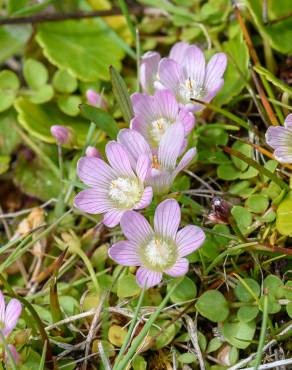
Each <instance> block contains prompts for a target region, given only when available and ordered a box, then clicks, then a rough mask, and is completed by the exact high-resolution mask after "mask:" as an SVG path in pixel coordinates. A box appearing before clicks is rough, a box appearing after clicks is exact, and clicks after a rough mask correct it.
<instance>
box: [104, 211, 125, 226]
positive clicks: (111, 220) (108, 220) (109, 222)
mask: <svg viewBox="0 0 292 370" xmlns="http://www.w3.org/2000/svg"><path fill="white" fill-rule="evenodd" d="M124 213H125V210H122V209H112V210H110V211H108V212H107V213H106V214H105V215H104V216H103V221H102V222H103V223H104V225H105V226H107V227H115V226H117V225H118V224H119V223H120V221H121V218H122V216H123V214H124Z"/></svg>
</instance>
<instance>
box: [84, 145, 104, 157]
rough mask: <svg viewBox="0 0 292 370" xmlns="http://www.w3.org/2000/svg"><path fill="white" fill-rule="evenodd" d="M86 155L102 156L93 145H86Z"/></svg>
mask: <svg viewBox="0 0 292 370" xmlns="http://www.w3.org/2000/svg"><path fill="white" fill-rule="evenodd" d="M85 154H86V157H96V158H100V159H101V158H102V156H101V154H100V152H99V150H97V149H96V148H95V147H94V146H88V147H87V148H86V151H85Z"/></svg>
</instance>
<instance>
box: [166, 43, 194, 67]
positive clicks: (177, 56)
mask: <svg viewBox="0 0 292 370" xmlns="http://www.w3.org/2000/svg"><path fill="white" fill-rule="evenodd" d="M189 46H190V45H189V44H188V43H187V42H185V41H180V42H177V43H175V44H174V45H173V47H172V48H171V49H170V52H169V58H171V59H173V60H175V61H176V62H177V63H178V64H182V63H183V60H184V56H185V52H186V51H187V49H188V48H189Z"/></svg>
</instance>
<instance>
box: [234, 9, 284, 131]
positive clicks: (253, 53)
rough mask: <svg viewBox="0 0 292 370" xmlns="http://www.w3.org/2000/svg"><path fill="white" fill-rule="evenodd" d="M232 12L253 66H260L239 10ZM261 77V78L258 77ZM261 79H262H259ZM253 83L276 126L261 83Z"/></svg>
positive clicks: (276, 122)
mask: <svg viewBox="0 0 292 370" xmlns="http://www.w3.org/2000/svg"><path fill="white" fill-rule="evenodd" d="M234 11H235V15H236V17H237V19H238V22H239V25H240V28H241V30H242V33H243V36H244V39H245V42H246V44H247V47H248V50H249V54H250V57H251V59H252V62H253V64H255V65H260V60H259V58H258V55H257V52H256V50H255V48H254V46H253V43H252V40H251V37H250V35H249V33H248V30H247V27H246V25H245V23H244V20H243V18H242V16H241V13H240V10H239V8H238V7H237V6H235V7H234ZM260 77H261V76H260ZM261 78H262V77H261ZM254 81H255V85H256V88H257V90H258V93H259V95H260V98H261V101H262V103H263V106H264V107H265V109H266V111H267V114H268V116H269V119H270V121H271V123H272V125H275V126H277V125H278V124H279V123H278V120H277V118H276V116H275V114H274V112H273V109H272V107H271V105H270V103H269V101H268V99H267V97H266V95H265V92H264V89H263V87H262V85H261V83H260V82H259V80H257V79H254Z"/></svg>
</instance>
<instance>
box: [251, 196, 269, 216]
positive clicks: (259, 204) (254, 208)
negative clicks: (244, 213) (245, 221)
mask: <svg viewBox="0 0 292 370" xmlns="http://www.w3.org/2000/svg"><path fill="white" fill-rule="evenodd" d="M246 205H247V207H248V209H249V210H250V211H251V212H254V213H263V212H265V210H266V209H267V208H268V206H269V198H268V197H267V196H266V195H264V194H254V195H251V196H250V197H249V198H248V199H247V201H246Z"/></svg>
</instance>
